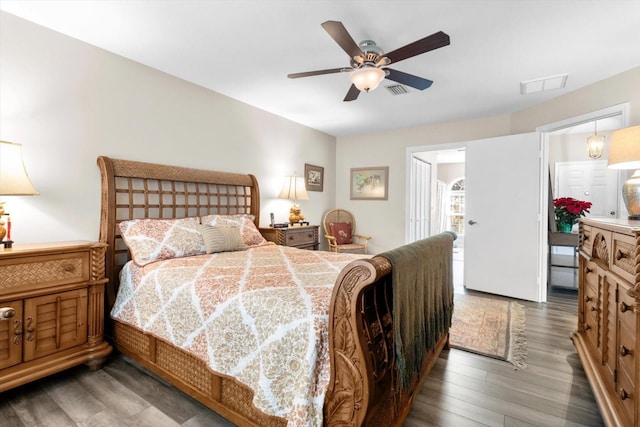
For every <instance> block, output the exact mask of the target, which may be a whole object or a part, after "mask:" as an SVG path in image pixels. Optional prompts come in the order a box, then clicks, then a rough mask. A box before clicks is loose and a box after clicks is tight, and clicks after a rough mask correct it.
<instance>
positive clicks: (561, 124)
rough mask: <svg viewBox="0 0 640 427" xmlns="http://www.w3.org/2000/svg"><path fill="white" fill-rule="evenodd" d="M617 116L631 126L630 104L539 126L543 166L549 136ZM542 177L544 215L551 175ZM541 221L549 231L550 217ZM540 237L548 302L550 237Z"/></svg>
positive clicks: (542, 216)
mask: <svg viewBox="0 0 640 427" xmlns="http://www.w3.org/2000/svg"><path fill="white" fill-rule="evenodd" d="M617 115H620V117H621V120H620V122H621V128H625V127H627V126H629V102H625V103H622V104H617V105H612V106H611V107H607V108H602V109H600V110H596V111H591V112H589V113H586V114H582V115H580V116H575V117H570V118H568V119H564V120H560V121H557V122H553V123H548V124H546V125H542V126H538V127H537V128H536V131H537V132H539V133H540V135H541V139H542V162H541V165H542V166H543V167H546V168H548V167H549V136H550V135H551V133H553V132H556V131H559V130H562V129H566V128H570V127H574V126H578V125H581V124H584V123H588V122H592V121H594V120H601V119H606V118H608V117H613V116H617ZM540 175H541V178H542V182H541V188H542V191H541V193H543V194H542V200H541V203H542V212H543V213H544V212H549V211H548V209H549V174H548V173H541V174H540ZM619 213H620V207H619V206H618V216H619ZM540 219H541V221H540V224H541V229H542V230H548V229H549V215H546V214H544V215H541V218H540ZM540 235H541V239H542V242H541V245H542V246H541V247H542V248H545V251H546V256H543V257H542V263H543V268H542V271H541V273H542V282H541V283H542V284H545V285H546V286H541V288H544V296H545V298H544V301H546V295H547V290H548V287H549V284H548V281H549V278H548V277H547V272H548V263H549V260H548V256H549V253H548V251H549V235H548V233H546V232H544V233H540Z"/></svg>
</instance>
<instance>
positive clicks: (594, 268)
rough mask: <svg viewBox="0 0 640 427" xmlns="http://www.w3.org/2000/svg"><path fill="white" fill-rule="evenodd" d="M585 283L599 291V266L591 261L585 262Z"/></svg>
mask: <svg viewBox="0 0 640 427" xmlns="http://www.w3.org/2000/svg"><path fill="white" fill-rule="evenodd" d="M584 281H585V282H586V284H587V285H588V286H591V287H592V288H593V289H598V264H596V263H595V262H591V261H587V262H585V264H584Z"/></svg>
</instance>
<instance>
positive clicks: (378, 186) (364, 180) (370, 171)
mask: <svg viewBox="0 0 640 427" xmlns="http://www.w3.org/2000/svg"><path fill="white" fill-rule="evenodd" d="M388 189H389V167H388V166H376V167H369V168H351V200H387V198H388V194H387V193H388Z"/></svg>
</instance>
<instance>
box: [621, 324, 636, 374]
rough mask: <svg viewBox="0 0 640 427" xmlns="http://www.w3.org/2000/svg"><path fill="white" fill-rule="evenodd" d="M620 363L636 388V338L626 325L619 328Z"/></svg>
mask: <svg viewBox="0 0 640 427" xmlns="http://www.w3.org/2000/svg"><path fill="white" fill-rule="evenodd" d="M618 340H619V346H618V361H619V366H620V367H621V368H622V370H624V371H625V372H626V374H627V375H628V376H629V379H630V381H631V383H632V384H633V385H634V386H635V384H636V378H635V377H636V375H635V364H636V357H635V354H634V353H635V345H636V336H635V334H634V333H631V331H629V330H628V329H627V328H625V327H624V325H619V326H618Z"/></svg>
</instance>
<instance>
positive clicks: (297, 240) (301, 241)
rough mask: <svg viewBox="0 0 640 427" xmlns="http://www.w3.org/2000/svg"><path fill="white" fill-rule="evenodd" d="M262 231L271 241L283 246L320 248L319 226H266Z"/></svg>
mask: <svg viewBox="0 0 640 427" xmlns="http://www.w3.org/2000/svg"><path fill="white" fill-rule="evenodd" d="M260 233H262V235H263V236H264V238H265V239H267V240H268V241H270V242H274V243H276V244H278V245H281V246H290V247H292V248H300V249H313V250H316V249H318V245H319V242H318V226H317V225H306V226H293V227H287V228H271V227H265V228H261V229H260Z"/></svg>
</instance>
